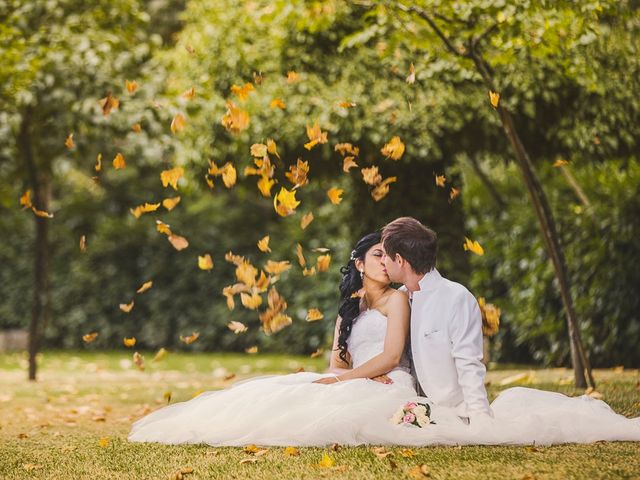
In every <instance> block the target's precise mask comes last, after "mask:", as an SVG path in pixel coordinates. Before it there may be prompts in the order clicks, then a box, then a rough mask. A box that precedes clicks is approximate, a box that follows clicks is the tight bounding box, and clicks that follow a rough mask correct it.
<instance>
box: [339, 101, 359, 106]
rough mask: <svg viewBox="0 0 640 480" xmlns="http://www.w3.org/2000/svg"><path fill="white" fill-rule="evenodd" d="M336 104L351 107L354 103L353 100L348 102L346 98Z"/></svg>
mask: <svg viewBox="0 0 640 480" xmlns="http://www.w3.org/2000/svg"><path fill="white" fill-rule="evenodd" d="M338 106H339V107H342V108H352V107H355V106H356V104H355V103H353V102H349V101H347V100H343V101H341V102H338Z"/></svg>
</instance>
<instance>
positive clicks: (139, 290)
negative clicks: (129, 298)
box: [136, 280, 153, 293]
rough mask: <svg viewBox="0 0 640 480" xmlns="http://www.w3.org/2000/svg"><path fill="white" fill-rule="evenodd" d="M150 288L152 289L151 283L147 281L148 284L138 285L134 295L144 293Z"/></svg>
mask: <svg viewBox="0 0 640 480" xmlns="http://www.w3.org/2000/svg"><path fill="white" fill-rule="evenodd" d="M151 287H153V282H152V281H151V280H149V281H148V282H145V283H143V284H142V285H140V288H138V290H136V293H144V292H146V291H147V290H149V289H150V288H151Z"/></svg>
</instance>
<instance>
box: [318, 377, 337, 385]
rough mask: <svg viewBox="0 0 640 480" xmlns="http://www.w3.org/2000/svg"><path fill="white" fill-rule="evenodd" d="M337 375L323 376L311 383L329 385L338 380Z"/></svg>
mask: <svg viewBox="0 0 640 480" xmlns="http://www.w3.org/2000/svg"><path fill="white" fill-rule="evenodd" d="M339 381H340V380H338V377H324V378H319V379H318V380H314V382H313V383H322V384H323V385H331V384H332V383H336V382H339Z"/></svg>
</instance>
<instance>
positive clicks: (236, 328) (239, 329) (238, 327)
mask: <svg viewBox="0 0 640 480" xmlns="http://www.w3.org/2000/svg"><path fill="white" fill-rule="evenodd" d="M227 327H228V328H229V330H231V331H232V332H233V333H235V334H236V335H238V334H240V333H244V332H246V331H247V330H249V328H248V327H247V326H246V325H245V324H244V323H242V322H236V321H231V322H229V323H228V324H227Z"/></svg>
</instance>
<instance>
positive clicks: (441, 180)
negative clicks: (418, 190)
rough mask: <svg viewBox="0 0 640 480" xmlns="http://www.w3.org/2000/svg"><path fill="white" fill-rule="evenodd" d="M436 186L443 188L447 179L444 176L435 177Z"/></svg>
mask: <svg viewBox="0 0 640 480" xmlns="http://www.w3.org/2000/svg"><path fill="white" fill-rule="evenodd" d="M435 178H436V186H437V187H442V188H444V184H445V182H446V181H447V178H446V177H445V176H444V175H436V176H435Z"/></svg>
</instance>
